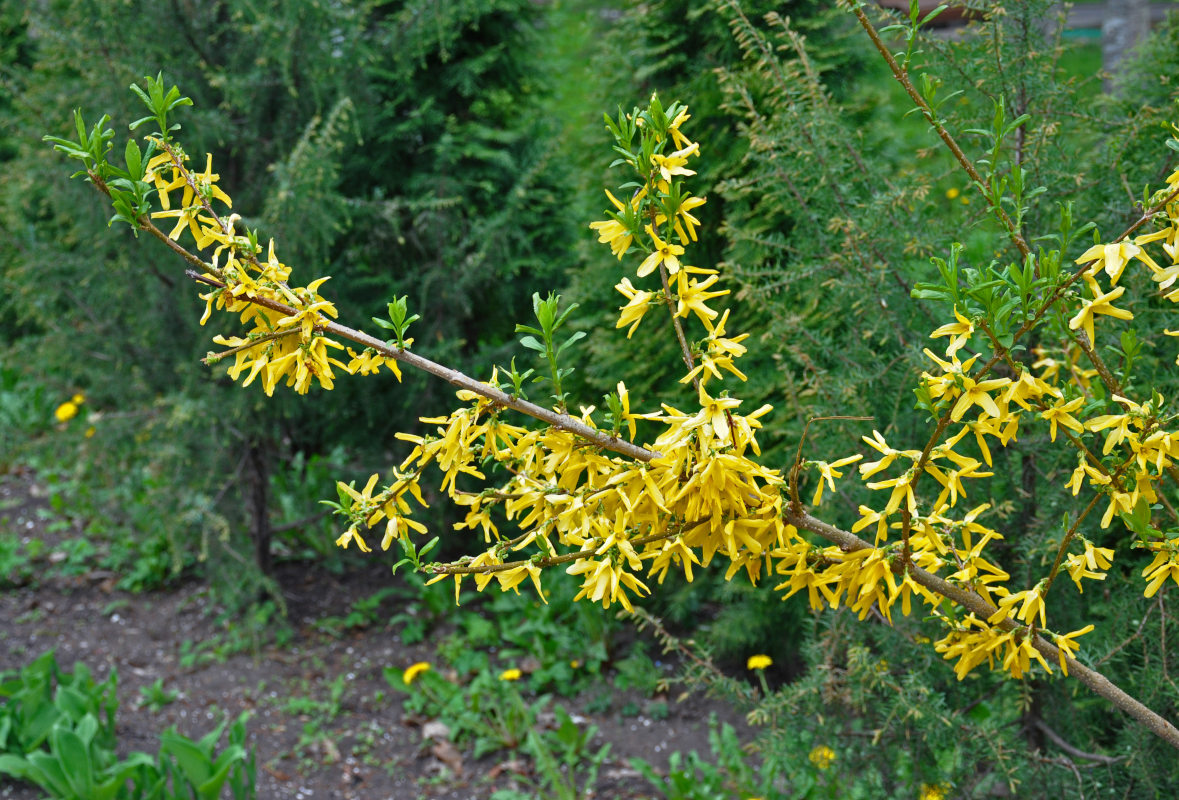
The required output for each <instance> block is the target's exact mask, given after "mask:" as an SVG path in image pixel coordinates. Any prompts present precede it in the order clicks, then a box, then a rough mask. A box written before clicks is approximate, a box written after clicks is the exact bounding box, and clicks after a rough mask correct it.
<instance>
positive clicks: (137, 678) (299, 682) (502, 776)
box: [0, 477, 737, 800]
mask: <svg viewBox="0 0 1179 800" xmlns="http://www.w3.org/2000/svg"><path fill="white" fill-rule="evenodd" d="M40 505H41V503H40V501H38V500H37V499H36V498H35V497H32V496H31V495H30V494H29V491H28V486H27V485H26V484H25V483H24V482H22V481H19V480H13V479H12V478H11V477H9V478H7V479H4V480H2V481H0V536H4V537H14V536H15V537H20V538H22V539H26V540H27V539H31V538H40V539H42V540H43V541H45V542H46V544H47V545H49V546H48V547H47V548H46V550H45V555H44V558H45V559H46V560H47V561H48V560H52V558H53V552H54V550H53V544H52V543H53V534H51V533H49V532H48V531H46V530H45V528H44V522H43V520H42V519H41V518H40V517H39V515H38V514H37V508H38V507H40ZM387 580H388V578H387V570H384V569H382V570H379V571H378V572H377V573H368V574H359V575H350V576H344V577H339V576H332V575H330V574H326V573H315V572H312V571H309V570H307V569H304V568H301V567H300V568H293V567H287V568H285V570H284V572H282V573H281V574H280V583H281V585H282V587H283V592H284V596H285V597H286V600H287V602H288V604H289V608H290V610H291V611H290V622H291V624H292V627H293V628H294V635H293V637H292V638H291V640H290V641H288V642H285V643H284V644H283V645H282V646H281V647H279V646H275V645H273V644H267V645H262V646H260V647H257V648H245V649H246V650H247V651H248V650H250V649H253V650H254V652H224V650H225V648H220V650H221V653H222V654H221V655H218V650H219V648H216V647H214V648H209V647H208V645H207V644H205V645H204V646H202V643H210V642H228V641H232V640H233V639H234V635H235V633H237V634H239V638H240V631H238V630H236V629H235V628H234V627H232V626H230V627H225V626H218V625H217V624H215V622H214V620H213V619H212V616H211V615H209V614H207V613H205V611H206V606H207V605H208V603H209V602H210V599H209V593H208V590H207V588H206V587H205V586H203V585H201V584H199V583H195V582H189V583H186V584H184V585H182V586H180V587H178V588H176V589H174V590H172V591H169V592H157V593H151V594H147V595H132V594H127V593H124V592H120V591H118V590H116V589H114V588H113V587H114V583H115V576H113V575H110V574H109V573H103V572H100V571H92V572H90V573H89V574H86V575H82V576H79V577H70V578H61V577H54V578H48V579H44V580H40V581H38V582H35V583H31V584H29V585H25V586H22V587H19V588H14V589H9V590H8V591H3V592H0V671H2V670H14V669H19V668H20V667H21V666H22V665H24V664H26V663H28V662H29V661H31V660H32V659H34V658H36V657H37V656H39V655H40V654H41V653H43V652H45V651H46V650H50V649H53V650H55V651H56V654H57V660H58V663H59V664H60V665H62V666H63V668H67V669H69V668H72V665H73V664H74V662H76V661H81V662H84V663H85V664H86V665H87V666H88V667H90V669H91V670H92V671H93V672H94V673H95V676H96V678H97V679H99V680H102V679H105V677H106V676H107V675H108V674H109V671H110V670H111V669H112V668H114V669H117V670H118V697H119V702H120V707H119V710H118V715H117V727H118V734H119V742H120V750H121V755H126V753H129V752H131V751H135V750H139V751H144V752H147V753H152V754H154V753H155V752H156V751H157V749H158V736H159V733H160V732H161V731H163V730H165V729H166V728H168V727H169V726H173V725H174V726H176V728H177V729H178V730H179V731H180V732H181V733H183V734H185V735H187V736H190V737H193V738H196V737H199V736H200V735H203V734H204V733H206V732H208V731H209V730H211V729H212V728H213V727H214V726H215V725H216V724H217V722H218V721H219V720H220V719H221V718H222V717H223V716H224V715H225V714H228V715H229V717H230V718H231V719H234V718H236V717H237V715H238V714H240V713H241V712H243V711H249V712H251V713H252V718H251V720H250V722H249V723H248V726H247V727H248V730H249V732H250V736H251V740H252V742H253V744H254V745H255V746H256V748H257V758H258V781H257V787H258V797H259V798H301V799H303V798H316V799H319V798H341V799H343V798H357V799H358V800H359V799H360V798H363V799H364V800H375V799H378V798H398V799H400V798H418V797H434V798H454V799H455V800H458V798H464V799H465V798H487V797H489V796H490V795H491V794H492V793H493V792H494V791H495V790H496V789H500V788H505V787H507V786H509V785H511V782H512V780H513V772H514V770H518V769H526V768H527V764H526V762H525V761H524V760H523V759H522V758H521V757H519V756H517V755H514V754H512V753H509V752H504V751H500V752H499V753H496V754H492V755H491V756H488V757H486V758H484V759H482V760H478V761H476V760H474V759H472V758H471V755H470V754H469V753H457V754H456V753H454V752H453V751H451V750H447V749H446V748H437V747H433V746H432V745H433V744H434V743H433V742H431V741H430V740H426V739H424V738H423V727H422V726H421V725H420V723H421V721H420V720H406V719H404V718H403V714H402V710H401V695H399V694H397V693H394V692H391V691H390V688H389V685H388V683H387V682H386V681H385V678H384V676H383V670H384V668H385V667H390V666H392V667H398V668H404V667H405V666H407V665H409V664H411V663H413V662H416V661H430V662H433V663H438V661H437V658H436V654H435V653H434V652H433V651H432V649H431V647H430V646H429V645H428V644H427V643H420V644H414V645H406V644H403V643H402V642H401V640H400V637H399V636H398V635H397V633H396V631H392V630H385V629H381V628H370V629H367V630H354V631H347V632H344V633H343V634H342V635H339V636H331V635H328V634H326V633H323V632H321V631H320V630H318V629H317V628H316V627H315V624H314V623H315V622H316V621H317V620H321V619H323V618H325V617H327V616H332V615H336V616H342V615H344V614H346V613H347V611H348V609H349V607H350V605H351V603H352V602H353V601H354V600H356V599H358V598H363V597H367V596H370V595H371V594H372V593H373V591H375V590H376V589H377V588H379V587H380V586H382V585H384V582H385V581H387ZM230 649H232V648H230ZM239 649H240V648H239ZM202 652H203V653H209V654H211V657H201V656H199V655H198V654H199V653H202ZM340 676H344V677H343V680H341V679H340ZM157 680H161V681H162V685H163V688H164V689H166V690H172V691H176V692H179V696H178V698H177V699H176V700H175V701H174V702H172V703H170V704H167V705H164V706H163V707H162V708H160V709H159V710H158V711H152V710H151V709H150V708H148V707H138V703H137V701H138V700H139V698H140V689H141V688H142V687H149V686H151V685H153V684H154V683H155V682H156V681H157ZM333 682H335V683H336V684H337V687H338V688H337V692H336V696H335V697H333V696H332V684H333ZM610 688H611V689H613V687H610ZM341 689H342V690H341ZM630 694H633V692H632V693H630ZM627 698H628V693H626V692H616V693H615V696H614V697H613V699H614V702H613V703H612V704H611V709H610V710H609V711H604V712H597V713H594V712H591V711H588V710H586V708H585V707H584V705H585V704H584V703H579V702H578V701H577V700H562V701H560V703H561V705H563V706H564V707H565V708H566V709H567V710H568V711H569V712H570V713H571V714H573V715H574V717H575V718H576V719H577V720H578V721H579V722H581V723H583V724H584V725H589V724H595V725H597V726H598V727H599V729H600V732H599V735H598V739H597V740H596V742H595V744H598V743H599V742H610V743H611V745H612V750H611V754H610V758H609V760H608V761H607V762H606V763H605V765H604V766H603V768H602V771H601V773H600V776H599V781H598V787H597V792H596V794H595V795H593V796H596V797H603V798H604V797H609V798H640V797H655V796H658V795H657V793H656V792H655V791H654V790H653V789H652V787H651V786H650V784H649V783H648V782H647V781H646V780H645V779H643V778H641V776H639V775H638V773H636V772H635V770H634V769H633V768H632V767H630V765H629V763H628V759H629V758H630V757H632V756H638V757H641V758H643V759H646V760H648V761H650V762H652V763H653V764H656V765H658V766H659V767H660V768H663V766H665V765H666V763H667V755H668V753H669V752H671V751H673V750H681V751H684V752H687V751H689V750H696V751H698V752H701V753H707V752H708V744H707V729H708V717H709V714H710V713H711V712H719V713H720V714H721V715H722V717H723V718H725V719H728V720H730V721H737V720H735V719H734V717H735V716H736V715H735V714H734V713H733V712H732V710H731V709H727V708H726V707H724V706H721V705H720V704H718V703H714V702H710V701H700V700H699V699H692V700H689V701H687V702H684V703H675V702H674V701H672V702H670V703H669V704H668V706H667V710H668V713H667V715H666V717H665V718H662V719H652V717H651V716H649V715H646V714H644V713H642V711H640V713H638V715H637V716H622V715H621V714H620V713H619V708H620V707H621V706H622V704H623V701H626V700H627ZM648 703H649V698H645V697H642V696H635V697H632V698H630V708H631V709H635V708H639V709H644V708H649V705H648ZM661 716H662V715H661ZM414 723H416V724H414ZM595 749H596V748H595ZM439 756H441V758H440V757H439ZM40 797H41V793H40V792H39V791H38V790H37V789H36V788H34V787H31V786H29V785H26V784H14V783H12V782H6V781H5V779H3V778H0V798H5V799H6V800H26V799H27V800H33V798H40Z"/></svg>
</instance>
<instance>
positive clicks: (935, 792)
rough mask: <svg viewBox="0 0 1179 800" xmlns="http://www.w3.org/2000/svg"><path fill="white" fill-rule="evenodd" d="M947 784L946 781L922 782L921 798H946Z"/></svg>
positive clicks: (930, 799) (939, 799)
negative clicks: (936, 782)
mask: <svg viewBox="0 0 1179 800" xmlns="http://www.w3.org/2000/svg"><path fill="white" fill-rule="evenodd" d="M946 788H947V787H946V785H945V784H944V783H938V784H933V783H923V784H921V794H920V795H919V797H920V800H946Z"/></svg>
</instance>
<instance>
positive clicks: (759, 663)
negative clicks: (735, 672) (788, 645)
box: [745, 655, 774, 669]
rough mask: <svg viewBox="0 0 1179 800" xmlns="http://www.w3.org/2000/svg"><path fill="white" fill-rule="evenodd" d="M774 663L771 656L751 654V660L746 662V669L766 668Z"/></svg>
mask: <svg viewBox="0 0 1179 800" xmlns="http://www.w3.org/2000/svg"><path fill="white" fill-rule="evenodd" d="M773 663H774V660H773V659H772V658H770V657H769V656H765V655H756V656H750V657H749V660H748V661H746V662H745V668H746V669H765V668H766V667H768V666H770V665H771V664H773Z"/></svg>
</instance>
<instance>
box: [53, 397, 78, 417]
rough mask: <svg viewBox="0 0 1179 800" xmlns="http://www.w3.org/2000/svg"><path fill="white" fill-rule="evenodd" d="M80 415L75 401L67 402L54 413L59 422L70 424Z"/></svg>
mask: <svg viewBox="0 0 1179 800" xmlns="http://www.w3.org/2000/svg"><path fill="white" fill-rule="evenodd" d="M77 415H78V404H77V403H75V402H74V401H73V400H66V401H65V402H64V403H62V404H61V405H60V406H58V407H57V409H56V410H55V411H54V412H53V416H54V417H55V418H56V419H57V421H58V422H69V421H70V420H71V419H73V418H74V417H76V416H77Z"/></svg>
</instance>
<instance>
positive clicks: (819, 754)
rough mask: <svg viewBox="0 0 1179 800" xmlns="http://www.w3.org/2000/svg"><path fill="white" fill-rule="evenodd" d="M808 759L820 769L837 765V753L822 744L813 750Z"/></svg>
mask: <svg viewBox="0 0 1179 800" xmlns="http://www.w3.org/2000/svg"><path fill="white" fill-rule="evenodd" d="M807 758H809V759H810V760H811V763H812V764H814V765H815V766H816V767H818V768H819V769H827V768H828V767H830V766H831V765H832V764H834V763H835V751H834V750H832V749H831V748H830V747H828V746H827V745H825V744H821V745H819V746H818V747H816V748H815V749H814V750H812V751H811V754H810V755H809V756H807Z"/></svg>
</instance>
